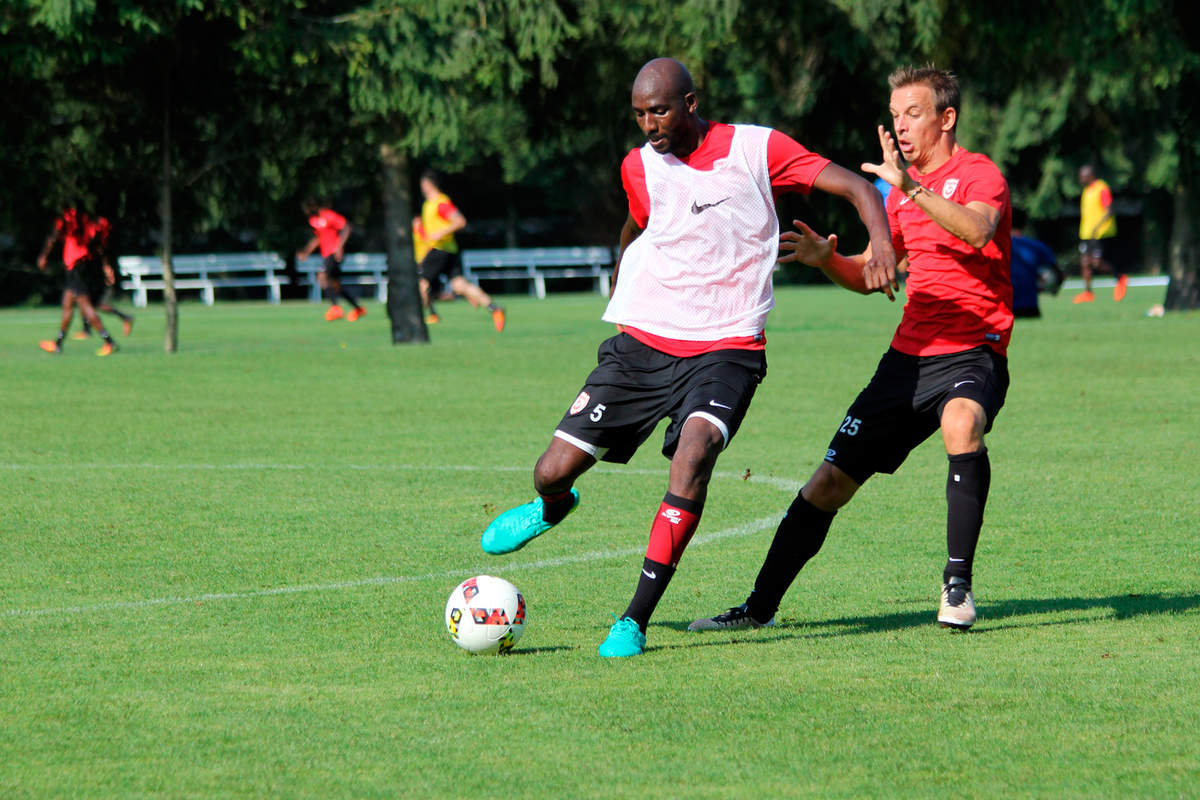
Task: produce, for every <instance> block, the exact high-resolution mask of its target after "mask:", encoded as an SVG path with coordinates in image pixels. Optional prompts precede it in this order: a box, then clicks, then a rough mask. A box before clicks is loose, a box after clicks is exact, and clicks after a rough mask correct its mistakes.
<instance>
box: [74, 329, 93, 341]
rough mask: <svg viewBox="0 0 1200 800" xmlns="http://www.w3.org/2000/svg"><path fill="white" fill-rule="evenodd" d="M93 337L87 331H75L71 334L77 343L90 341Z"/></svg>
mask: <svg viewBox="0 0 1200 800" xmlns="http://www.w3.org/2000/svg"><path fill="white" fill-rule="evenodd" d="M91 336H92V335H91V334H90V333H88V332H87V331H75V332H74V333H72V334H71V338H72V339H74V340H75V341H77V342H82V341H83V340H84V339H90V338H91Z"/></svg>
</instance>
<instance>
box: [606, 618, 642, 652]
mask: <svg viewBox="0 0 1200 800" xmlns="http://www.w3.org/2000/svg"><path fill="white" fill-rule="evenodd" d="M615 618H616V617H615V616H614V619H615ZM645 649H646V634H644V633H642V629H641V628H640V627H638V624H637V623H636V622H634V621H633V619H631V618H630V617H626V618H625V619H618V620H617V621H616V622H614V623H613V626H612V628H610V629H609V631H608V638H607V639H605V640H604V641H603V642H601V643H600V655H601V656H602V657H604V658H628V657H629V656H640V655H641V654H642V652H643V651H644V650H645Z"/></svg>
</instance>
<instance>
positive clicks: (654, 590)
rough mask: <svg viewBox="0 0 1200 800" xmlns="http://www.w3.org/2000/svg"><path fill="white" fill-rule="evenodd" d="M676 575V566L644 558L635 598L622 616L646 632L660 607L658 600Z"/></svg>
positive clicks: (634, 594)
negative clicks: (653, 615) (655, 610)
mask: <svg viewBox="0 0 1200 800" xmlns="http://www.w3.org/2000/svg"><path fill="white" fill-rule="evenodd" d="M674 575H675V568H674V567H672V566H670V565H669V564H660V563H658V562H657V561H651V560H650V559H648V558H646V559H643V560H642V574H641V575H639V576H638V585H637V589H636V590H635V591H634V593H633V599H632V600H630V601H629V608H627V609H625V613H624V614H622V615H621V617H622V618H624V617H629V618H630V619H632V620H633V621H634V622H636V623H637V624H638V627H639V628H641V629H642V631H643V632H645V630H646V626H647V625H648V624H650V616H651V615H652V614H653V613H654V609H655V608H657V607H658V601H659V600H661V599H662V596H663V592H665V591H667V584H669V583H670V582H671V578H672V577H673V576H674Z"/></svg>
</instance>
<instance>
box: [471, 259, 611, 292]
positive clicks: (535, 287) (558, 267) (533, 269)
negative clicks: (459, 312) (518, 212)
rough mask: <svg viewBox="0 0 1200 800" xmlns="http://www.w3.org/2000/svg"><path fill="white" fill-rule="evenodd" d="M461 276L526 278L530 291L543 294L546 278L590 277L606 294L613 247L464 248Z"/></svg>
mask: <svg viewBox="0 0 1200 800" xmlns="http://www.w3.org/2000/svg"><path fill="white" fill-rule="evenodd" d="M462 266H463V277H465V278H466V279H467V280H469V281H473V282H475V283H479V282H480V281H481V280H483V281H486V280H504V279H519V280H526V281H529V293H530V294H531V295H533V296H534V297H537V298H539V299H544V298H545V297H546V280H547V279H555V278H591V279H592V282H593V283H594V285H595V287H596V291H597V292H599V293H600V294H603V295H607V294H608V287H609V282H610V281H611V280H612V250H610V249H609V248H607V247H538V248H513V249H503V250H464V251H463V253H462Z"/></svg>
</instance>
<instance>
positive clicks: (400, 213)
mask: <svg viewBox="0 0 1200 800" xmlns="http://www.w3.org/2000/svg"><path fill="white" fill-rule="evenodd" d="M379 161H380V165H381V167H382V178H383V207H384V224H385V225H386V227H387V230H386V234H385V236H384V239H385V241H386V242H387V260H388V300H387V310H388V317H390V318H391V320H392V344H414V343H421V344H423V343H427V342H428V341H429V329H428V328H426V327H425V317H424V316H423V315H422V313H421V291H420V288H419V287H418V285H417V264H416V261H414V260H413V246H412V244H413V243H412V224H411V221H412V193H411V191H410V190H409V186H410V182H409V174H408V155H407V154H406V153H403V152H401V151H399V150H397V149H396V148H394V147H392V146H391V145H388V144H384V145H380V146H379Z"/></svg>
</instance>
